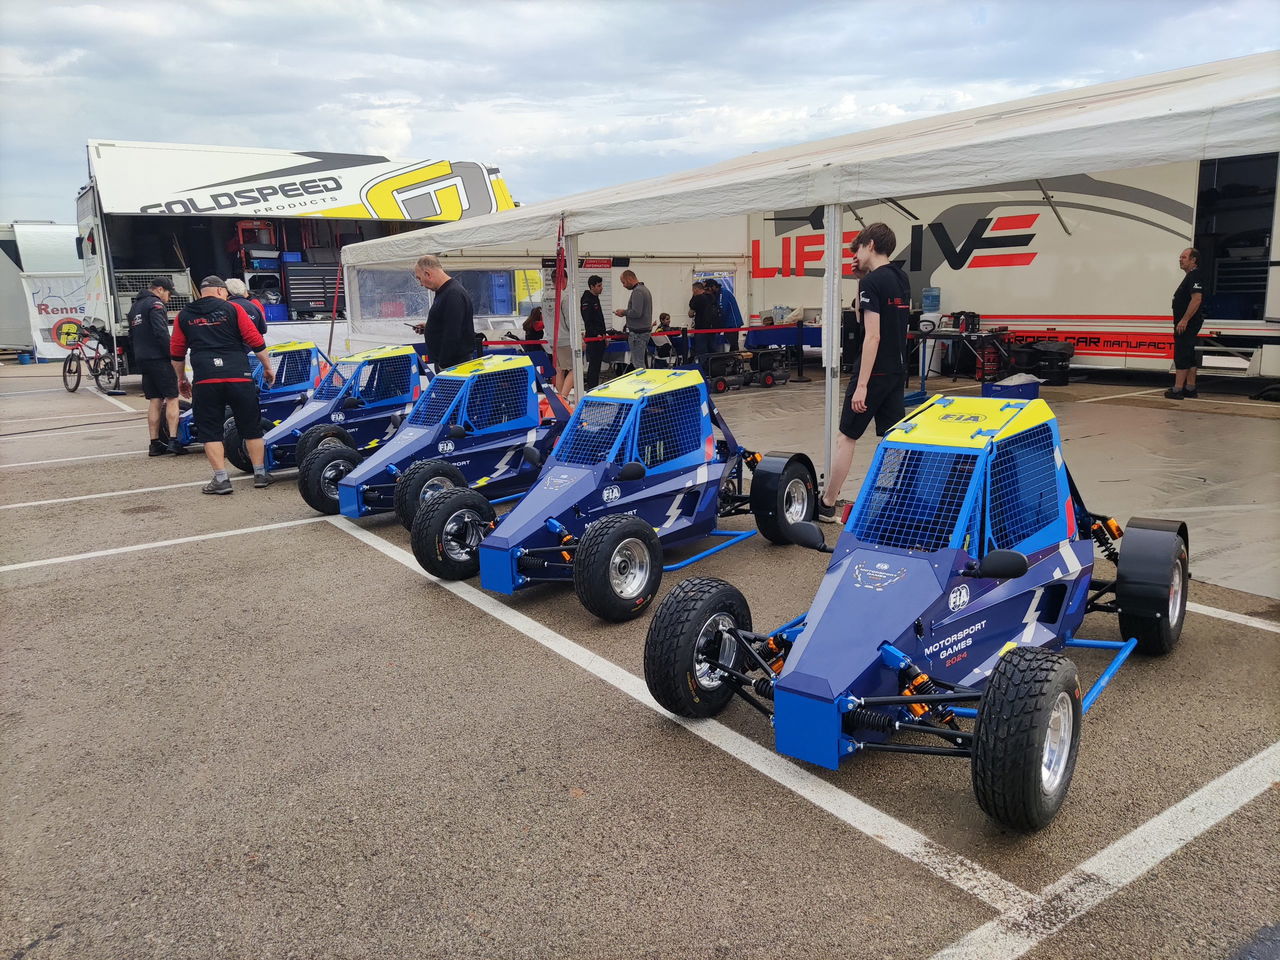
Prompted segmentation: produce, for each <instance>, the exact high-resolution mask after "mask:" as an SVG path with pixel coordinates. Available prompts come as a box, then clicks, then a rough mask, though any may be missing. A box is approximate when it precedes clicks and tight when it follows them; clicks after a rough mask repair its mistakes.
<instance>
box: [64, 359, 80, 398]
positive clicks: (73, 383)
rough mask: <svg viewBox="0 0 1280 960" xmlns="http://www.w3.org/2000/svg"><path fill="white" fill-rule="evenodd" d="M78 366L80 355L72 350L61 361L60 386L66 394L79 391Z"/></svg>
mask: <svg viewBox="0 0 1280 960" xmlns="http://www.w3.org/2000/svg"><path fill="white" fill-rule="evenodd" d="M80 366H81V364H80V354H79V353H77V352H76V351H74V350H73V351H71V353H68V354H67V359H65V360H63V361H62V385H63V386H64V387H66V388H67V392H68V393H75V392H76V391H77V390H79V389H80V377H81V376H82V372H81V369H80Z"/></svg>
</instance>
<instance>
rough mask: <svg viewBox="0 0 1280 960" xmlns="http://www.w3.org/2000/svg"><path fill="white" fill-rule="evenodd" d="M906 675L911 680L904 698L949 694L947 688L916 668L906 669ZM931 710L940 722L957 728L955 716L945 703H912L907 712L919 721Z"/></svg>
mask: <svg viewBox="0 0 1280 960" xmlns="http://www.w3.org/2000/svg"><path fill="white" fill-rule="evenodd" d="M906 673H907V675H908V677H909V679H908V680H907V686H906V688H905V689H904V690H903V691H902V695H903V696H904V697H922V696H925V695H926V694H931V693H946V692H947V691H946V689H945V688H943V687H940V686H938V684H937V683H935V682H934V680H933V678H932V677H930V676H929V675H928V674H927V673H925V672H924V671H922V670H920V669H918V668H917V667H915V666H908V667H906ZM931 709H932V711H933V713H934V714H935V716H936V717H937V719H938V720H940V721H941V722H943V723H945V724H946V725H947V726H949V727H955V726H956V719H955V714H953V713H952V712H951V708H950V707H949V706H947V705H946V704H945V703H935V704H924V703H911V704H908V705H907V710H908V711H909V712H910V713H911V715H912V716H914V717H916V718H917V719H919V718H920V717H923V716H924V715H925V714H927V713H929V712H930V710H931Z"/></svg>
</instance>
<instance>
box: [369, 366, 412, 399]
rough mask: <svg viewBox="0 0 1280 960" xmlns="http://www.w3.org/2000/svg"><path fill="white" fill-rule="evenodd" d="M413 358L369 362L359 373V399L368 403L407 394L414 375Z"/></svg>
mask: <svg viewBox="0 0 1280 960" xmlns="http://www.w3.org/2000/svg"><path fill="white" fill-rule="evenodd" d="M413 368H414V358H413V357H412V356H409V355H407V354H406V355H405V356H401V357H388V358H387V359H385V360H370V361H369V362H367V363H366V364H365V365H364V369H363V370H362V371H360V390H359V392H360V397H361V399H363V400H365V401H367V402H368V403H377V402H378V401H379V400H393V399H395V398H396V397H400V396H404V394H406V393H408V392H409V384H410V378H411V377H412V376H413V374H414V369H413Z"/></svg>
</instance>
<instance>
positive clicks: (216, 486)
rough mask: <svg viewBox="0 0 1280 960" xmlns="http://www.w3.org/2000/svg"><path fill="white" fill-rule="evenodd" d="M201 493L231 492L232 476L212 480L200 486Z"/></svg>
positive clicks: (220, 493)
mask: <svg viewBox="0 0 1280 960" xmlns="http://www.w3.org/2000/svg"><path fill="white" fill-rule="evenodd" d="M200 492H201V493H216V494H219V495H222V494H226V493H231V492H232V490H231V478H230V477H227V479H225V480H210V481H209V482H208V483H206V484H205V485H204V486H203V487H201V488H200Z"/></svg>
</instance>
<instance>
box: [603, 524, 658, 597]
mask: <svg viewBox="0 0 1280 960" xmlns="http://www.w3.org/2000/svg"><path fill="white" fill-rule="evenodd" d="M648 582H649V551H648V549H647V548H646V547H645V545H644V542H643V541H641V540H637V539H636V538H635V537H628V538H627V539H626V540H623V541H622V542H621V543H620V544H618V545H617V546H616V547H614V550H613V556H611V557H610V558H609V585H610V586H612V587H613V592H614V593H615V594H617V595H618V596H619V597H621V598H622V599H623V600H634V599H635V598H636V597H638V596H640V594H641V593H642V592H643V591H644V586H645V584H646V583H648Z"/></svg>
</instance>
